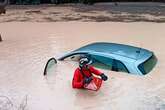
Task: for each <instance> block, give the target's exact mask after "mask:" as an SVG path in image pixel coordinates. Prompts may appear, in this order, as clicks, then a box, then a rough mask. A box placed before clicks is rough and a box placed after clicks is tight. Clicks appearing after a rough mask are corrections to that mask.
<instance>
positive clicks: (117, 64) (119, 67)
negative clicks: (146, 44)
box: [112, 60, 129, 73]
mask: <svg viewBox="0 0 165 110" xmlns="http://www.w3.org/2000/svg"><path fill="white" fill-rule="evenodd" d="M112 70H113V71H121V72H127V73H129V71H128V69H127V68H126V66H125V65H124V64H123V63H122V62H120V61H119V60H114V61H113V66H112Z"/></svg>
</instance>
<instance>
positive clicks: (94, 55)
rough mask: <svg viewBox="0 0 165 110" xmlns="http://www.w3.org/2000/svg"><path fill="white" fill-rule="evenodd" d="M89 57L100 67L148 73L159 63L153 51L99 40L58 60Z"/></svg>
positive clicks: (139, 73)
mask: <svg viewBox="0 0 165 110" xmlns="http://www.w3.org/2000/svg"><path fill="white" fill-rule="evenodd" d="M82 56H83V57H84V56H86V57H88V58H89V59H90V60H91V61H90V62H91V64H92V65H93V66H95V67H98V68H103V69H109V70H112V71H121V72H127V73H130V74H135V75H146V74H147V73H149V72H150V71H151V70H152V69H153V68H154V66H155V65H156V63H157V58H156V57H155V55H154V53H153V52H152V51H149V50H146V49H143V48H139V47H134V46H129V45H123V44H116V43H106V42H97V43H92V44H89V45H86V46H83V47H81V48H79V49H76V50H74V51H72V52H70V53H68V54H65V55H64V56H62V57H60V58H59V59H58V60H66V59H68V58H69V59H72V60H79V59H80V58H81V57H82Z"/></svg>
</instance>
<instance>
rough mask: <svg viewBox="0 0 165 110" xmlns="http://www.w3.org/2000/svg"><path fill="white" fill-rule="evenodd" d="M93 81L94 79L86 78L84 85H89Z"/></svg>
mask: <svg viewBox="0 0 165 110" xmlns="http://www.w3.org/2000/svg"><path fill="white" fill-rule="evenodd" d="M92 80H93V79H92V77H89V78H84V84H89V83H90V82H91V81H92Z"/></svg>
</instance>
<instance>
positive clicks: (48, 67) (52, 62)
mask: <svg viewBox="0 0 165 110" xmlns="http://www.w3.org/2000/svg"><path fill="white" fill-rule="evenodd" d="M56 64H57V60H56V59H55V58H50V59H49V60H48V61H47V63H46V66H45V69H44V76H45V75H47V73H50V72H52V71H53V70H54V66H55V65H56Z"/></svg>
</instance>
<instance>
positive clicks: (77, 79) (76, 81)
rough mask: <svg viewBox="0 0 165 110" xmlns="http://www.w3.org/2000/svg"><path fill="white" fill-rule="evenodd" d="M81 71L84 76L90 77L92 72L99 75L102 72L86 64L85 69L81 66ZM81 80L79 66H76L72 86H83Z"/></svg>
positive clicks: (82, 77)
mask: <svg viewBox="0 0 165 110" xmlns="http://www.w3.org/2000/svg"><path fill="white" fill-rule="evenodd" d="M82 71H83V73H84V75H85V76H86V77H91V76H92V74H95V75H99V76H100V75H101V74H102V72H100V71H99V70H96V69H95V68H94V67H93V66H88V68H87V69H86V68H83V69H82ZM83 81H84V76H83V74H82V73H81V70H80V68H77V69H76V70H75V72H74V77H73V81H72V87H73V88H83V86H84V84H83Z"/></svg>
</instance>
